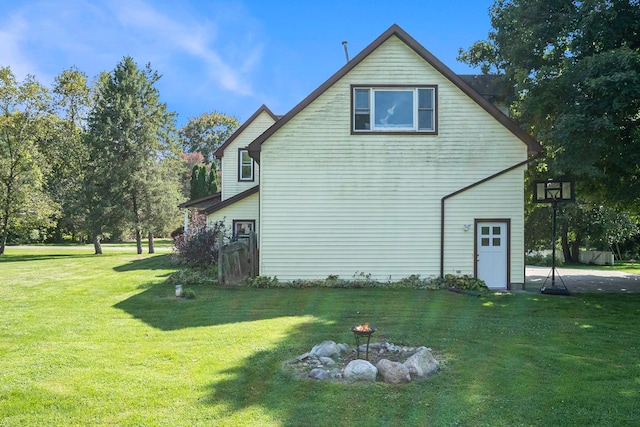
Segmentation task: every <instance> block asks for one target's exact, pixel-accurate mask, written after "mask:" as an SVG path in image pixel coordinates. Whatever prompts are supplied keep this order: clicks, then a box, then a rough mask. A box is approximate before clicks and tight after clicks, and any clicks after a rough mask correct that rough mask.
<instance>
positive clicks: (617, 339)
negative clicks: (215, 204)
mask: <svg viewBox="0 0 640 427" xmlns="http://www.w3.org/2000/svg"><path fill="white" fill-rule="evenodd" d="M92 252H93V251H92V247H91V246H86V247H77V248H75V249H64V250H60V249H54V248H42V249H40V248H38V249H30V250H25V249H16V248H8V249H7V254H6V255H4V256H2V257H0V414H1V415H0V425H3V426H4V425H6V426H23V425H27V426H32V425H33V426H40V425H52V426H53V425H55V426H58V425H59V426H62V425H64V426H75V425H77V426H88V425H114V426H115V425H117V426H134V425H135V426H143V425H144V426H198V425H203V426H211V425H216V426H244V425H255V426H269V425H272V426H378V425H380V426H427V425H433V426H453V425H462V426H519V425H523V426H529V425H533V426H586V425H593V426H603V425H618V426H623V425H628V426H631V425H640V405H638V401H639V398H640V351H639V350H640V348H639V347H640V330H639V327H638V319H639V318H640V295H630V294H615V295H576V296H571V297H560V296H550V295H540V294H538V293H535V292H531V293H518V294H514V295H489V296H486V297H482V298H476V297H470V296H466V295H461V294H455V293H451V292H447V291H411V290H394V291H385V290H379V289H367V290H363V289H360V290H344V289H216V288H212V287H208V288H205V287H201V288H198V287H195V288H193V289H194V290H195V292H196V295H197V298H196V299H193V300H185V299H177V298H175V296H174V294H175V292H174V288H173V287H172V286H169V285H167V284H165V283H164V281H165V278H166V277H167V275H168V274H170V273H171V272H172V271H173V270H172V267H171V266H170V265H169V264H168V263H167V259H166V255H165V254H159V255H155V256H149V255H140V256H138V255H135V253H134V249H133V248H128V249H125V248H114V247H106V248H105V254H104V255H102V256H94V255H92ZM363 322H370V323H371V324H373V325H374V326H376V327H377V328H378V332H377V333H376V335H374V338H376V339H377V340H380V341H391V342H394V343H396V344H407V345H418V344H419V345H426V346H428V347H431V348H432V349H433V350H434V352H435V353H436V355H437V356H438V357H440V358H441V359H442V360H443V369H442V370H441V371H440V372H439V373H438V375H436V376H435V377H432V378H431V379H428V380H426V381H423V382H414V383H411V384H409V385H403V386H388V385H385V384H381V383H377V384H375V385H363V384H356V385H347V384H337V383H328V382H315V381H312V380H308V381H302V380H296V379H294V378H292V377H291V376H290V375H289V374H287V373H286V372H285V371H283V370H282V369H281V364H282V362H283V361H285V360H288V359H291V358H293V357H295V356H297V355H299V354H300V353H303V352H305V351H308V350H309V349H310V348H311V346H313V345H314V344H316V343H318V342H320V341H323V340H327V339H331V340H335V341H342V342H348V343H352V341H353V337H352V336H351V333H350V332H349V328H350V327H351V326H353V325H355V324H359V323H363Z"/></svg>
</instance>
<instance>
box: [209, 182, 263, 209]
mask: <svg viewBox="0 0 640 427" xmlns="http://www.w3.org/2000/svg"><path fill="white" fill-rule="evenodd" d="M259 190H260V186H259V185H256V186H254V187H251V188H249V189H248V190H245V191H243V192H242V193H238V194H236V195H235V196H233V197H229V198H228V199H225V200H223V201H221V202H220V203H216V204H215V205H213V206H209V207H208V208H206V209H204V213H206V214H207V215H209V214H212V213H214V212H216V211H219V210H220V209H222V208H226V207H227V206H229V205H232V204H234V203H235V202H238V201H240V200H242V199H244V198H245V197H249V196H251V195H252V194H256V193H257V192H258V191H259Z"/></svg>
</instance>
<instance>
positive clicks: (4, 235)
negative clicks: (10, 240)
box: [0, 230, 9, 255]
mask: <svg viewBox="0 0 640 427" xmlns="http://www.w3.org/2000/svg"><path fill="white" fill-rule="evenodd" d="M8 231H9V230H3V232H2V241H1V242H0V255H4V248H5V246H7V235H8V234H9V233H8Z"/></svg>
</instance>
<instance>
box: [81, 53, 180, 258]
mask: <svg viewBox="0 0 640 427" xmlns="http://www.w3.org/2000/svg"><path fill="white" fill-rule="evenodd" d="M159 79H160V75H159V74H158V73H157V72H155V71H153V70H152V69H151V66H150V65H149V64H147V66H146V67H145V68H144V69H139V68H138V66H137V65H136V63H135V62H134V61H133V59H132V58H131V57H125V58H123V60H122V61H121V62H119V63H118V64H117V65H116V68H115V69H114V70H113V71H112V72H111V73H108V74H107V73H103V74H102V75H101V77H100V79H99V81H98V84H97V89H96V97H95V103H94V105H93V108H92V110H91V112H90V114H89V119H88V132H87V145H88V148H89V153H90V171H89V172H88V178H87V179H86V180H85V188H86V189H87V190H88V198H89V201H90V204H91V205H90V219H91V221H92V225H93V233H94V235H95V236H99V235H100V234H101V233H103V232H104V231H111V232H114V231H116V230H117V229H118V228H122V227H126V226H129V225H130V226H131V228H132V229H133V232H134V234H135V238H136V247H137V252H138V253H139V254H140V253H142V232H143V229H144V228H145V225H146V224H145V209H146V207H148V206H150V205H151V204H152V203H153V197H154V196H153V194H154V191H152V189H153V188H154V187H156V186H157V182H158V181H159V180H158V176H157V173H158V171H160V170H161V169H160V168H159V167H156V166H157V165H158V163H160V162H162V161H163V160H164V159H169V158H177V147H176V144H175V140H174V139H173V133H174V124H175V114H174V113H171V112H168V111H167V106H166V104H164V103H162V102H161V101H160V94H159V91H158V89H157V88H155V86H154V85H155V84H156V83H157V81H158V80H159ZM163 185H164V186H166V187H167V188H169V187H171V186H175V187H176V188H178V186H179V181H178V176H177V174H176V175H175V179H170V180H168V181H164V182H163ZM97 243H99V241H98V242H97ZM98 247H99V244H96V252H98Z"/></svg>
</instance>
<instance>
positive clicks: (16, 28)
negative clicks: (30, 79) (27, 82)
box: [0, 14, 37, 80]
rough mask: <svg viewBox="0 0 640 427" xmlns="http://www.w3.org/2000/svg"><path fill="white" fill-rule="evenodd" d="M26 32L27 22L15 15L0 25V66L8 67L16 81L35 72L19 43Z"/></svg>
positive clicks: (35, 68)
mask: <svg viewBox="0 0 640 427" xmlns="http://www.w3.org/2000/svg"><path fill="white" fill-rule="evenodd" d="M28 31H29V26H28V24H27V22H26V21H25V20H24V19H23V18H22V17H20V16H19V15H16V14H12V15H10V16H8V17H7V18H6V20H4V21H2V22H1V23H0V61H1V62H0V66H3V67H7V66H8V67H10V68H11V71H12V72H13V74H14V75H15V76H16V77H17V78H18V80H22V79H24V78H25V77H26V76H27V74H36V72H37V66H36V65H35V64H34V63H32V62H31V61H29V59H28V58H27V56H26V55H25V52H24V51H23V49H22V48H21V42H22V40H23V38H24V37H25V34H27V33H28Z"/></svg>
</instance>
